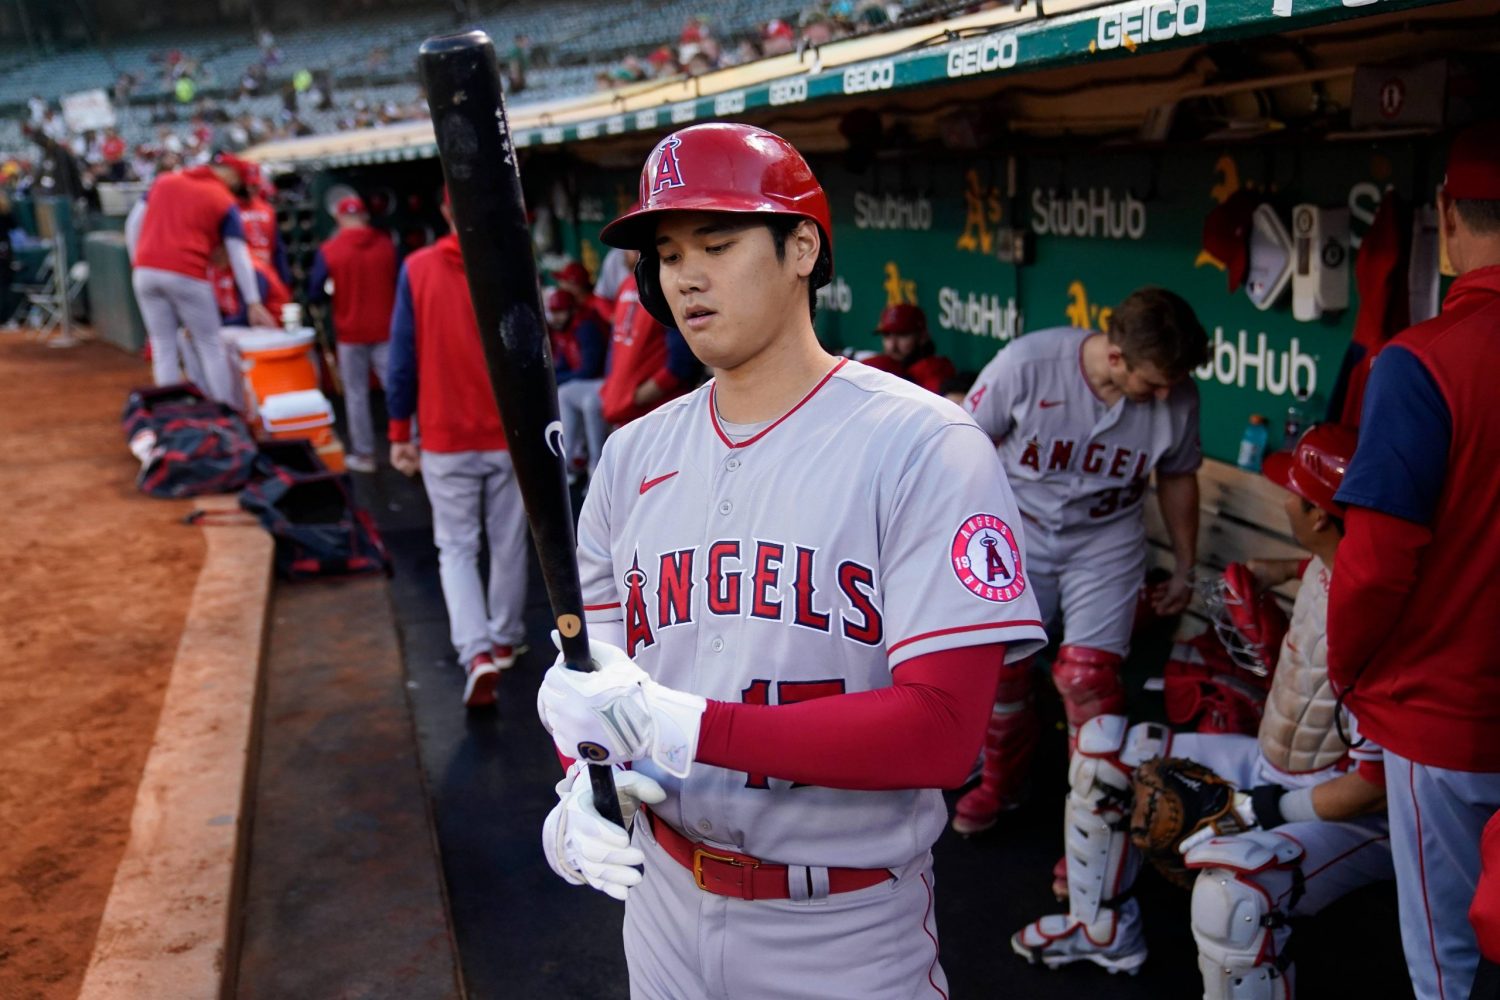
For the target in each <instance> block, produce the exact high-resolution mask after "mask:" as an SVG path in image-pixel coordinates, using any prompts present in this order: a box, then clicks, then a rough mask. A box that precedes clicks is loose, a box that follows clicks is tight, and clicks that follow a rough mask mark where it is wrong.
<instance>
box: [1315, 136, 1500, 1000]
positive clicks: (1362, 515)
mask: <svg viewBox="0 0 1500 1000" xmlns="http://www.w3.org/2000/svg"><path fill="white" fill-rule="evenodd" d="M1438 215H1439V226H1440V227H1441V229H1442V235H1443V238H1444V242H1445V245H1446V246H1447V249H1448V258H1449V260H1450V261H1452V263H1453V267H1454V270H1455V271H1456V272H1457V273H1458V279H1457V280H1456V281H1455V282H1454V283H1453V285H1452V287H1451V288H1450V289H1449V290H1448V295H1447V297H1446V298H1445V299H1444V300H1443V309H1442V312H1441V314H1439V315H1438V316H1437V317H1435V318H1433V319H1431V320H1428V321H1427V322H1425V323H1420V324H1418V325H1417V326H1414V327H1412V328H1410V329H1408V330H1406V331H1405V332H1403V333H1400V334H1398V335H1397V336H1396V337H1395V338H1394V339H1392V340H1391V341H1390V342H1389V343H1388V344H1387V345H1386V346H1385V347H1384V348H1383V349H1382V350H1381V352H1380V354H1379V355H1378V356H1377V358H1376V361H1375V364H1374V366H1373V367H1372V368H1371V371H1370V380H1369V383H1368V386H1367V388H1366V390H1365V398H1364V405H1363V417H1362V421H1361V426H1363V427H1371V428H1376V427H1378V428H1380V432H1379V433H1371V434H1362V435H1360V440H1359V448H1358V450H1357V451H1356V452H1355V455H1354V460H1353V462H1352V463H1350V466H1349V472H1348V475H1347V476H1346V477H1345V478H1344V483H1343V486H1342V488H1341V489H1340V490H1339V493H1338V496H1337V499H1338V500H1339V501H1340V502H1341V503H1344V504H1347V505H1348V506H1349V515H1348V518H1347V521H1346V531H1345V541H1344V544H1343V546H1342V547H1341V548H1340V549H1339V556H1338V565H1337V567H1336V569H1335V572H1334V577H1333V589H1332V592H1331V594H1330V598H1329V600H1330V604H1329V612H1328V615H1329V635H1328V656H1329V676H1330V678H1331V679H1332V680H1333V682H1334V684H1335V685H1336V686H1337V687H1338V688H1339V689H1340V690H1341V692H1342V694H1343V696H1344V697H1347V699H1348V704H1349V708H1350V710H1351V711H1352V712H1353V714H1354V715H1355V717H1356V718H1358V719H1359V723H1360V729H1361V730H1362V731H1363V732H1365V733H1367V734H1368V735H1369V736H1370V738H1371V739H1373V740H1375V741H1376V742H1377V743H1379V744H1380V745H1381V746H1383V747H1385V749H1386V768H1387V772H1388V774H1389V775H1390V782H1389V790H1390V817H1391V849H1392V852H1393V854H1394V857H1395V861H1396V887H1397V900H1398V904H1399V907H1400V915H1401V940H1402V945H1403V947H1404V949H1405V952H1406V967H1407V970H1408V972H1410V974H1411V980H1412V986H1413V989H1414V991H1415V993H1416V995H1417V997H1418V998H1420V1000H1430V998H1437V997H1464V996H1467V995H1468V994H1469V989H1470V985H1471V984H1472V982H1473V980H1474V977H1475V970H1476V968H1477V966H1478V964H1479V950H1478V947H1477V945H1476V942H1475V936H1474V928H1473V926H1472V925H1471V924H1470V923H1469V921H1468V920H1467V919H1466V914H1467V910H1468V908H1469V905H1470V902H1471V901H1472V900H1473V898H1474V891H1475V884H1476V882H1477V880H1478V877H1479V840H1480V833H1481V831H1482V829H1483V828H1484V825H1485V822H1486V821H1487V820H1489V818H1490V816H1491V815H1492V814H1493V813H1494V812H1495V810H1496V809H1497V808H1500V647H1497V646H1496V643H1495V622H1496V621H1500V586H1497V585H1496V583H1495V576H1496V574H1497V572H1500V536H1497V535H1496V534H1495V531H1494V527H1493V523H1492V522H1493V517H1494V514H1493V512H1494V511H1495V510H1496V508H1497V506H1500V479H1497V478H1496V476H1495V474H1494V462H1495V456H1496V455H1500V410H1497V409H1496V407H1495V405H1494V400H1493V398H1492V397H1493V395H1494V390H1493V387H1492V382H1493V376H1492V369H1493V367H1494V346H1493V345H1494V343H1495V337H1496V335H1497V334H1500V122H1489V123H1486V124H1483V125H1478V126H1474V127H1472V128H1470V129H1468V130H1466V131H1464V132H1462V133H1460V134H1459V135H1458V136H1457V137H1456V138H1455V139H1454V141H1453V144H1452V147H1451V149H1450V151H1449V155H1448V171H1447V177H1446V178H1445V180H1444V183H1443V187H1442V188H1440V189H1439V191H1438Z"/></svg>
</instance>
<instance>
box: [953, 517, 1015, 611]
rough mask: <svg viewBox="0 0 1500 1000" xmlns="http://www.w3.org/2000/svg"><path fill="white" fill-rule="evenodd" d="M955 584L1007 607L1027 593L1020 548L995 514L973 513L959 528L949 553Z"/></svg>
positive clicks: (1013, 533) (1011, 532) (1007, 526)
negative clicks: (956, 578) (959, 584)
mask: <svg viewBox="0 0 1500 1000" xmlns="http://www.w3.org/2000/svg"><path fill="white" fill-rule="evenodd" d="M949 556H950V559H951V561H952V565H953V573H954V575H956V576H957V577H958V582H959V583H961V584H963V585H964V587H965V588H966V589H967V590H968V591H969V592H970V593H971V594H973V595H974V596H975V597H982V598H984V599H985V600H986V601H994V602H995V603H996V604H1009V603H1010V602H1011V601H1014V600H1015V599H1016V598H1018V597H1020V596H1021V595H1022V594H1024V593H1025V592H1026V576H1025V574H1024V573H1023V572H1022V571H1021V546H1020V545H1019V544H1018V543H1017V542H1016V535H1015V532H1013V531H1012V530H1011V528H1010V525H1008V524H1006V523H1005V522H1004V521H1002V520H1001V519H1000V518H998V517H996V516H995V515H994V514H974V515H971V516H970V517H968V518H967V519H965V521H964V523H963V524H961V525H959V526H958V531H957V532H956V533H955V534H954V535H953V545H952V548H951V550H950V552H949Z"/></svg>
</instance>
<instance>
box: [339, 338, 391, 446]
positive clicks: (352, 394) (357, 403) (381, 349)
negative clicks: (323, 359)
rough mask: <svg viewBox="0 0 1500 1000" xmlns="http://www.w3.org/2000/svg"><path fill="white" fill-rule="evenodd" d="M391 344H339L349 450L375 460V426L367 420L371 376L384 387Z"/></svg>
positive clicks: (368, 415)
mask: <svg viewBox="0 0 1500 1000" xmlns="http://www.w3.org/2000/svg"><path fill="white" fill-rule="evenodd" d="M390 349H391V344H390V341H382V342H381V343H379V344H346V343H344V342H343V341H340V342H339V344H338V352H339V377H340V378H341V379H343V382H344V416H345V418H346V419H347V420H348V421H349V450H350V451H352V452H354V454H356V455H362V456H364V457H366V458H373V457H375V425H374V424H373V423H372V421H371V419H370V373H371V372H374V373H375V377H376V378H377V379H379V380H380V387H381V388H382V389H383V388H385V373H386V364H387V359H388V357H389V355H390Z"/></svg>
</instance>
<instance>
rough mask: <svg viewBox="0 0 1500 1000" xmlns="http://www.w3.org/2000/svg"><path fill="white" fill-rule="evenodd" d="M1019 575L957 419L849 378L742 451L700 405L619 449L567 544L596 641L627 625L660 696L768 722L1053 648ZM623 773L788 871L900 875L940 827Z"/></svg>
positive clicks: (867, 377) (855, 808)
mask: <svg viewBox="0 0 1500 1000" xmlns="http://www.w3.org/2000/svg"><path fill="white" fill-rule="evenodd" d="M1023 553H1024V549H1023V547H1022V539H1021V527H1020V523H1019V518H1018V513H1017V510H1016V507H1015V502H1014V500H1013V498H1012V497H1011V493H1010V488H1009V487H1008V486H1007V485H1006V481H1005V474H1004V472H1003V470H1002V469H1001V467H1000V463H999V462H998V461H996V458H995V451H994V448H993V446H992V445H991V443H990V441H989V440H988V439H987V438H986V437H985V435H984V433H983V432H981V431H980V430H979V428H978V427H976V426H975V425H974V422H973V421H972V420H970V419H969V417H968V415H967V414H965V413H964V412H963V410H962V409H961V408H960V407H957V406H954V405H952V404H951V403H948V402H947V401H946V400H943V399H942V398H940V397H938V396H936V395H934V394H932V393H929V392H926V391H925V390H923V389H920V388H918V387H916V386H913V385H911V384H910V383H907V382H905V381H903V380H901V379H898V378H895V377H894V376H891V375H888V374H886V373H884V372H880V371H877V370H875V369H874V368H870V367H868V366H866V365H860V364H850V363H846V362H840V363H839V365H838V366H837V367H836V368H835V369H834V370H833V371H832V372H830V373H829V375H828V376H827V377H826V378H824V379H823V380H822V382H820V383H819V384H818V386H817V387H815V388H814V389H813V390H812V391H811V392H810V393H809V394H808V396H807V397H806V398H805V399H803V400H802V401H801V402H800V403H799V404H798V405H797V406H796V407H794V408H793V409H792V410H791V411H790V412H788V413H787V414H786V415H785V416H783V417H782V418H780V419H778V420H776V421H774V422H773V423H771V424H769V425H768V426H766V427H764V428H762V429H759V430H758V431H756V432H754V433H751V434H750V435H749V436H747V437H744V438H743V439H742V440H736V437H735V435H734V433H733V429H728V430H726V427H725V426H724V425H723V424H722V422H721V421H720V419H719V417H718V415H717V410H716V407H715V403H714V384H713V383H709V384H708V385H706V386H704V387H702V388H700V389H699V390H698V391H696V392H694V393H692V394H690V395H688V396H684V397H682V398H681V399H677V400H674V401H672V402H671V403H668V404H667V405H665V406H663V407H661V408H660V409H657V410H656V411H654V412H652V413H650V414H648V415H647V416H645V417H643V418H641V419H640V420H637V421H635V422H633V423H631V424H629V425H627V426H625V427H623V428H621V429H620V430H619V431H618V432H617V433H616V434H615V435H614V436H612V437H611V438H610V439H609V440H608V442H607V443H606V444H605V448H604V456H603V458H602V460H601V461H600V463H599V468H598V470H597V474H596V476H595V478H594V481H593V486H592V487H591V489H590V490H589V495H588V499H587V501H586V502H585V503H584V506H583V512H582V515H581V518H580V521H579V527H578V559H579V570H580V573H581V576H582V581H583V596H584V604H585V608H586V613H587V616H588V620H589V621H590V622H591V623H600V624H603V623H623V626H624V631H625V643H626V650H627V652H629V653H630V655H631V656H632V657H633V658H634V659H635V660H636V662H637V663H639V664H640V665H641V666H642V667H643V668H644V669H645V670H646V671H647V672H648V673H650V674H651V675H652V676H653V677H654V678H655V679H656V680H658V681H660V682H661V683H663V684H666V685H668V686H670V687H674V688H678V689H680V690H685V691H692V692H695V693H697V694H701V695H704V696H706V697H709V698H714V699H719V700H722V701H730V702H747V703H752V704H766V705H778V704H788V703H792V702H796V701H804V700H807V699H811V698H818V697H825V696H829V695H835V694H840V693H844V692H855V691H867V690H872V689H876V688H883V687H888V686H890V685H891V684H892V682H893V681H892V671H893V669H894V668H895V667H897V666H899V665H900V664H901V663H903V662H904V661H906V660H908V659H910V658H912V657H914V656H919V655H922V654H926V653H933V652H938V651H941V650H947V649H954V648H958V647H963V646H973V645H983V644H990V643H1005V644H1007V647H1008V648H1007V652H1006V656H1007V658H1008V659H1012V660H1014V659H1017V658H1020V657H1023V656H1026V655H1029V654H1030V653H1031V652H1033V651H1034V650H1036V649H1038V648H1039V647H1040V646H1041V645H1042V644H1043V643H1044V642H1045V641H1046V636H1045V633H1044V632H1043V630H1042V626H1041V622H1040V621H1039V620H1038V614H1037V606H1036V602H1035V599H1034V598H1033V595H1032V593H1031V588H1030V587H1029V586H1028V583H1027V577H1026V572H1025V568H1024V556H1023ZM614 627H616V628H618V625H615V626H614ZM601 631H603V630H601ZM911 752H912V753H921V752H922V748H921V747H912V748H911ZM636 766H637V767H639V768H640V769H641V770H642V771H645V772H647V773H649V774H650V775H651V776H652V777H653V778H655V779H656V780H658V781H660V782H661V783H662V785H663V787H664V788H666V790H667V794H668V798H667V801H666V802H664V803H662V804H661V805H660V806H653V807H652V811H653V812H655V813H656V814H657V815H658V816H660V817H661V818H662V819H664V820H666V821H667V822H669V823H671V824H672V825H673V826H675V827H676V828H677V829H679V830H682V831H685V832H686V833H688V834H689V835H691V836H693V837H695V838H697V839H700V840H704V841H707V842H710V843H713V844H718V845H721V846H725V847H729V848H732V849H733V850H735V851H740V852H743V853H746V854H750V855H753V856H755V857H759V858H762V859H764V860H767V861H772V862H777V863H782V864H794V865H809V866H842V867H852V868H880V867H896V866H899V865H903V864H906V863H908V862H911V861H912V860H913V859H914V858H918V857H921V856H924V855H925V853H926V851H927V850H928V848H929V847H930V846H931V844H932V842H933V841H934V840H936V839H937V836H938V834H939V832H941V830H942V828H943V826H944V824H945V823H946V821H947V811H946V809H945V807H944V805H943V798H942V795H941V794H940V793H939V792H938V791H937V790H936V789H911V790H902V791H882V792H871V791H847V790H841V789H833V788H820V787H815V786H796V787H794V786H793V785H792V783H791V782H787V781H782V780H779V779H775V778H768V777H766V776H764V775H755V774H745V773H742V772H735V771H729V770H726V769H723V768H718V767H711V766H708V765H704V764H701V763H700V764H697V765H695V766H694V767H693V769H692V773H691V774H690V775H689V776H688V778H686V779H685V780H677V779H674V778H672V777H671V776H670V775H667V774H666V773H664V772H661V771H660V770H659V769H656V768H654V767H652V766H651V765H650V763H649V762H637V764H636Z"/></svg>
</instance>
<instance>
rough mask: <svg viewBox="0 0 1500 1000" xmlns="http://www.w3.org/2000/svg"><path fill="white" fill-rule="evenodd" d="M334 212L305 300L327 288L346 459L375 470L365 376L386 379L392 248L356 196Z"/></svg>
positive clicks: (320, 298)
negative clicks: (335, 226)
mask: <svg viewBox="0 0 1500 1000" xmlns="http://www.w3.org/2000/svg"><path fill="white" fill-rule="evenodd" d="M333 217H334V221H335V222H336V223H337V224H338V232H336V233H335V234H334V235H333V238H332V239H329V240H328V241H327V242H325V243H324V244H323V245H322V246H321V247H319V248H318V252H317V254H316V256H314V258H313V265H312V274H311V276H310V277H309V278H308V281H307V300H308V301H309V302H324V301H327V299H328V298H329V296H330V294H331V295H332V297H333V336H334V340H335V342H336V343H337V344H338V358H339V374H340V375H341V376H342V378H343V383H344V410H345V416H346V419H347V420H348V422H349V441H350V445H349V450H350V454H349V457H348V458H347V459H346V463H345V464H347V465H348V466H349V468H350V469H352V470H353V471H355V472H374V471H375V467H376V462H375V428H374V424H373V423H372V422H371V417H370V376H371V374H374V376H375V378H376V379H377V380H379V382H380V384H381V386H382V387H383V386H385V385H387V384H388V382H387V375H388V372H387V366H388V363H389V351H390V317H391V310H392V308H393V307H394V306H395V301H396V248H395V247H394V246H393V245H392V244H391V238H390V237H389V236H388V235H386V234H385V233H383V232H381V231H380V230H378V229H375V228H372V227H371V226H370V213H369V212H368V211H367V210H366V208H365V203H364V202H363V201H361V200H360V199H359V198H357V197H349V198H344V199H343V200H341V201H340V202H339V203H338V205H337V206H335V208H334V216H333ZM329 286H332V287H331V291H330V287H329Z"/></svg>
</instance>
